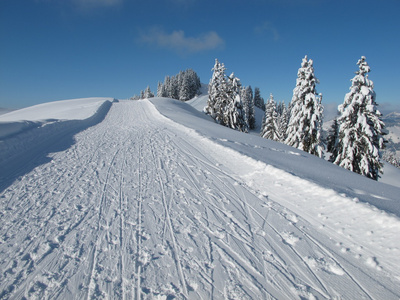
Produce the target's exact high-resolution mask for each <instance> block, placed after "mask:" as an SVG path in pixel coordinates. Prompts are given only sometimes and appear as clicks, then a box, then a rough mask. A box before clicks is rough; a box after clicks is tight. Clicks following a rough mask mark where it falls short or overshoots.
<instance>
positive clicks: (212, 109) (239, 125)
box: [204, 59, 247, 132]
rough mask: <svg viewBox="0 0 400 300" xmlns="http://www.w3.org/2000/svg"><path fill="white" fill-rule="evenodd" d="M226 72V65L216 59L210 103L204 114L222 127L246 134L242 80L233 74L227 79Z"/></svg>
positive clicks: (209, 92)
mask: <svg viewBox="0 0 400 300" xmlns="http://www.w3.org/2000/svg"><path fill="white" fill-rule="evenodd" d="M225 70H226V69H225V66H224V64H222V63H220V62H219V61H218V60H217V59H216V60H215V65H214V68H213V69H212V71H213V75H212V77H211V79H210V83H209V85H208V101H207V106H206V107H205V108H204V112H205V113H207V114H209V115H210V116H211V117H212V118H214V119H215V121H216V122H217V123H219V124H221V125H224V126H227V127H230V128H233V129H238V130H240V131H244V132H246V131H247V124H246V121H245V113H244V110H243V104H242V101H241V98H240V88H241V84H240V80H239V79H238V78H237V77H235V76H234V75H233V73H232V75H231V76H229V77H226V75H225Z"/></svg>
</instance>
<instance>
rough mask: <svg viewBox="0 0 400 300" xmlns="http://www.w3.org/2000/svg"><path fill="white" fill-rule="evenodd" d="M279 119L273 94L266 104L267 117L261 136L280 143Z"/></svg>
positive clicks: (264, 120) (265, 117)
mask: <svg viewBox="0 0 400 300" xmlns="http://www.w3.org/2000/svg"><path fill="white" fill-rule="evenodd" d="M278 121H279V118H278V114H277V112H276V102H275V100H274V96H273V95H272V94H271V95H270V97H269V99H268V101H267V103H266V104H265V116H264V119H263V124H262V127H261V136H262V137H263V138H265V139H269V140H274V141H280V140H281V135H280V132H279V124H278Z"/></svg>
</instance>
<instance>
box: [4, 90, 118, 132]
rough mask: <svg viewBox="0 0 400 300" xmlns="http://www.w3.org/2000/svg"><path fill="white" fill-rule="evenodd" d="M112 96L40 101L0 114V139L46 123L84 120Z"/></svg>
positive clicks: (111, 99)
mask: <svg viewBox="0 0 400 300" xmlns="http://www.w3.org/2000/svg"><path fill="white" fill-rule="evenodd" d="M107 101H108V102H112V101H114V99H113V98H83V99H72V100H62V101H54V102H48V103H42V104H38V105H35V106H31V107H27V108H23V109H19V110H15V111H12V112H9V113H6V114H3V115H0V139H2V138H5V137H7V136H10V135H13V134H17V133H19V132H21V131H24V130H27V129H31V128H34V127H39V126H43V125H44V124H46V123H53V122H56V121H61V120H63V121H65V120H84V119H88V118H90V117H91V116H93V115H94V114H95V113H96V112H97V111H98V110H99V108H100V107H101V106H102V105H103V104H104V103H105V102H107Z"/></svg>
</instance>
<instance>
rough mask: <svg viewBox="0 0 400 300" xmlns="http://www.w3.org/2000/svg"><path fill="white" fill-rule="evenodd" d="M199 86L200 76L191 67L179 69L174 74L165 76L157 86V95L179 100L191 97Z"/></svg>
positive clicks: (197, 90) (197, 91)
mask: <svg viewBox="0 0 400 300" xmlns="http://www.w3.org/2000/svg"><path fill="white" fill-rule="evenodd" d="M200 88H201V83H200V78H199V76H197V74H196V72H195V71H193V70H192V69H187V70H186V71H180V72H179V74H177V75H175V76H166V77H165V79H164V83H161V82H159V83H158V86H157V97H168V98H173V99H177V100H181V101H187V100H190V99H192V98H193V97H194V96H196V95H197V94H198V93H199V90H200Z"/></svg>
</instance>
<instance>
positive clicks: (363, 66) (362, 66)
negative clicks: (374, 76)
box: [356, 56, 371, 75]
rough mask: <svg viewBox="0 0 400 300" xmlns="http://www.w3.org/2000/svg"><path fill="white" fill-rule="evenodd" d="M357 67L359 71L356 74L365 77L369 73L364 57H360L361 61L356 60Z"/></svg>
mask: <svg viewBox="0 0 400 300" xmlns="http://www.w3.org/2000/svg"><path fill="white" fill-rule="evenodd" d="M357 65H358V66H359V68H360V70H359V71H357V72H356V74H360V75H365V74H367V73H369V72H370V71H371V69H370V67H369V66H368V63H367V61H366V58H365V56H361V59H359V60H358V62H357Z"/></svg>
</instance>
